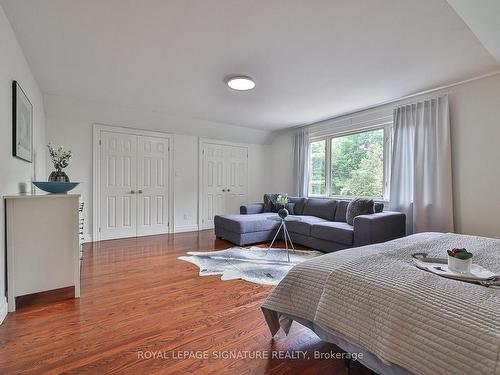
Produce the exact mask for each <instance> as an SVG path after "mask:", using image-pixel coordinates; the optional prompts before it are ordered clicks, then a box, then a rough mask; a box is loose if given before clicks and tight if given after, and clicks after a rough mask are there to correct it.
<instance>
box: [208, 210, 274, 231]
mask: <svg viewBox="0 0 500 375" xmlns="http://www.w3.org/2000/svg"><path fill="white" fill-rule="evenodd" d="M269 216H276V214H273V213H269V212H268V213H262V214H251V215H218V216H215V218H214V223H215V225H216V226H219V225H220V226H221V227H223V228H224V229H225V230H228V231H231V232H234V233H240V234H241V233H251V232H260V231H267V230H274V229H278V226H279V225H280V223H279V221H273V220H267V219H266V218H267V217H269Z"/></svg>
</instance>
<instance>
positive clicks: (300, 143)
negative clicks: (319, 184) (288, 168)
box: [293, 129, 309, 197]
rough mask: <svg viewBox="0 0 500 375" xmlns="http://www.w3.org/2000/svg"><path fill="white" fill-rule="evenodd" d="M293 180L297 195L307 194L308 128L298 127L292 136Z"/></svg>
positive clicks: (303, 195)
mask: <svg viewBox="0 0 500 375" xmlns="http://www.w3.org/2000/svg"><path fill="white" fill-rule="evenodd" d="M293 182H294V190H295V191H294V193H295V194H297V196H298V197H305V196H306V195H307V188H308V186H307V185H308V183H309V130H307V129H299V130H297V132H296V133H295V134H294V137H293Z"/></svg>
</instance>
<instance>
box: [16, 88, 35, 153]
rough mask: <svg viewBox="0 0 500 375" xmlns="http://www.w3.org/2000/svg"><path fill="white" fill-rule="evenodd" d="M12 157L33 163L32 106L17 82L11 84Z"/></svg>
mask: <svg viewBox="0 0 500 375" xmlns="http://www.w3.org/2000/svg"><path fill="white" fill-rule="evenodd" d="M12 103H13V106H12V146H13V147H12V148H13V149H12V151H13V155H14V156H16V157H18V158H20V159H23V160H26V161H28V162H30V163H31V162H33V105H32V104H31V102H30V101H29V99H28V97H27V96H26V94H25V93H24V91H23V89H22V88H21V86H19V84H18V83H17V81H13V82H12Z"/></svg>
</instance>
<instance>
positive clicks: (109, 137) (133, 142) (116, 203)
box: [99, 131, 137, 240]
mask: <svg viewBox="0 0 500 375" xmlns="http://www.w3.org/2000/svg"><path fill="white" fill-rule="evenodd" d="M100 144H101V146H100V147H101V153H100V156H101V157H100V176H99V184H100V188H99V190H100V196H99V199H100V213H99V216H100V217H99V223H100V227H99V230H100V233H99V235H100V236H99V238H100V239H101V240H108V239H112V238H124V237H134V236H136V232H137V197H136V194H135V188H136V185H137V180H136V179H137V172H136V171H137V136H135V135H130V134H121V133H114V132H107V131H103V132H101V140H100Z"/></svg>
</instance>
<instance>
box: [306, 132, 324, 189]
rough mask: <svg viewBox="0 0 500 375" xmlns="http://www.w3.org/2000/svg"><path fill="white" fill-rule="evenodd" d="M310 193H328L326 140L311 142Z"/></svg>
mask: <svg viewBox="0 0 500 375" xmlns="http://www.w3.org/2000/svg"><path fill="white" fill-rule="evenodd" d="M309 194H310V195H325V194H326V141H325V140H322V141H317V142H311V177H310V179H309Z"/></svg>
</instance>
